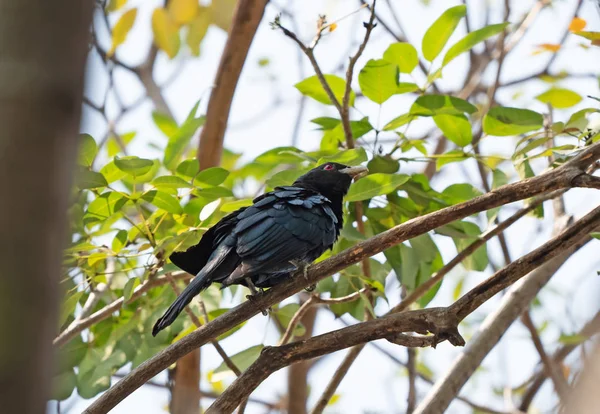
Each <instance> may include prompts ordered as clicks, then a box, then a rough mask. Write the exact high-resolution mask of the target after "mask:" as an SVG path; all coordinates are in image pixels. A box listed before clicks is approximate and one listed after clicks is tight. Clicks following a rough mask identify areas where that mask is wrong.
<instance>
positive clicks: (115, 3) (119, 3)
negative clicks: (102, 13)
mask: <svg viewBox="0 0 600 414" xmlns="http://www.w3.org/2000/svg"><path fill="white" fill-rule="evenodd" d="M125 4H127V0H110V1H109V2H108V5H107V6H106V11H109V12H114V11H117V10H119V9H120V8H121V7H123V6H124V5H125Z"/></svg>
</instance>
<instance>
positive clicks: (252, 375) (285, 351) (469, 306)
mask: <svg viewBox="0 0 600 414" xmlns="http://www.w3.org/2000/svg"><path fill="white" fill-rule="evenodd" d="M599 223H600V207H597V208H595V209H594V210H592V212H590V213H588V214H587V215H586V216H585V217H583V218H582V219H580V220H578V221H577V222H576V223H575V224H573V225H572V226H570V227H568V228H567V229H565V230H564V231H563V232H561V233H560V234H559V235H558V236H556V237H555V238H553V239H552V240H550V241H548V242H547V243H545V244H544V245H542V246H540V247H539V248H538V249H536V250H534V251H533V252H531V253H529V254H527V255H525V256H523V257H521V258H520V259H519V260H516V261H514V262H513V263H511V264H509V265H508V266H506V267H505V268H504V269H502V270H500V271H498V272H496V274H494V275H493V276H492V277H490V278H489V279H487V280H486V281H485V282H483V283H482V284H480V285H478V286H476V287H475V288H473V289H472V290H471V291H469V292H468V293H467V294H465V295H464V296H463V297H461V298H460V299H459V300H458V301H457V302H456V303H454V304H453V305H451V306H449V307H447V308H429V309H422V310H415V311H407V312H403V313H399V314H393V315H389V316H386V317H383V318H379V319H374V320H370V321H367V322H362V323H358V324H356V325H352V326H349V327H347V328H342V329H339V330H336V331H332V332H328V333H326V334H323V335H319V336H316V337H313V338H310V339H308V340H304V341H298V342H294V343H291V344H288V345H283V346H280V347H266V348H264V349H263V351H262V353H261V355H260V356H259V358H258V359H257V360H256V361H255V362H254V363H253V364H252V365H251V366H250V367H249V368H248V369H247V370H246V371H244V373H243V374H242V375H241V376H240V377H238V379H237V380H235V381H234V382H233V383H232V384H231V385H230V386H229V387H228V388H227V389H226V390H225V392H223V394H221V396H220V397H219V398H218V399H217V400H216V401H215V402H214V403H213V405H211V406H210V407H209V408H208V410H207V414H210V413H213V414H215V413H219V414H221V413H222V414H226V413H230V412H232V411H233V410H234V409H235V407H237V406H238V405H239V404H240V402H241V401H243V400H244V399H246V398H247V397H248V395H249V394H250V393H251V392H252V391H253V390H254V389H255V388H256V387H258V385H260V383H262V381H264V380H265V379H266V378H268V377H269V375H271V374H272V373H274V372H276V371H278V370H279V369H281V368H284V367H285V366H287V365H289V364H291V363H293V362H297V361H300V360H306V359H311V358H315V357H318V356H321V355H325V354H329V353H332V352H335V351H339V350H341V349H345V348H348V347H350V346H354V345H361V344H364V343H366V342H371V341H374V340H377V339H382V338H386V339H388V340H389V341H390V342H393V343H395V344H399V345H403V346H409V347H416V346H419V347H423V346H433V347H435V346H436V345H437V344H438V343H440V342H442V341H445V340H448V341H449V342H450V343H451V344H453V345H455V346H462V345H464V344H465V342H464V339H463V338H462V337H461V336H460V333H459V332H458V324H459V322H460V321H461V320H463V319H464V318H465V317H466V316H467V315H468V314H469V313H471V312H473V311H474V310H475V309H477V308H478V307H479V306H481V304H483V303H484V302H485V300H487V299H489V298H490V297H492V296H493V295H494V294H495V293H498V292H499V291H501V290H503V289H504V288H505V287H506V286H508V285H509V284H512V283H514V282H516V281H517V280H519V279H520V278H522V277H523V276H525V275H527V274H528V273H529V272H530V271H532V270H533V269H535V268H537V267H538V266H540V265H542V264H544V263H546V262H547V261H548V260H551V259H552V258H554V257H556V256H558V255H559V254H562V256H564V255H565V254H564V253H565V252H568V253H569V254H570V253H572V247H573V246H575V245H576V244H577V243H578V242H580V241H581V239H583V238H585V239H586V241H587V240H589V239H590V237H589V235H588V234H589V232H590V231H591V230H592V229H594V228H596V227H597V226H598V224H599ZM580 244H581V243H580ZM554 271H555V270H554ZM554 271H553V272H552V273H551V274H553V273H554ZM481 297H483V298H485V300H481V299H480V298H481ZM521 309H522V307H521ZM466 310H469V312H468V313H466ZM512 310H513V311H514V308H513V309H512ZM403 332H416V333H419V334H425V333H428V332H430V333H432V334H433V335H432V336H427V337H423V336H409V335H404V334H402V333H403ZM441 411H443V410H441ZM436 412H437V411H436Z"/></svg>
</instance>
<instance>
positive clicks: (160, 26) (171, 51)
mask: <svg viewBox="0 0 600 414" xmlns="http://www.w3.org/2000/svg"><path fill="white" fill-rule="evenodd" d="M152 32H154V43H155V44H156V46H158V48H159V49H161V50H163V51H164V52H165V53H166V54H167V56H169V58H171V59H173V58H174V57H175V56H176V55H177V52H179V46H180V45H181V43H180V40H179V29H178V28H177V25H176V24H175V22H174V21H173V20H172V19H171V16H169V14H168V13H167V11H166V10H165V9H163V8H158V9H155V10H154V13H152Z"/></svg>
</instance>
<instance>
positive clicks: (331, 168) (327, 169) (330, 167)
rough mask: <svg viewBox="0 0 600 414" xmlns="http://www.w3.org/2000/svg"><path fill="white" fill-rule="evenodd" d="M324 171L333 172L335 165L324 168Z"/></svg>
mask: <svg viewBox="0 0 600 414" xmlns="http://www.w3.org/2000/svg"><path fill="white" fill-rule="evenodd" d="M323 169H324V170H325V171H331V170H333V165H331V164H327V165H326V166H325V167H323Z"/></svg>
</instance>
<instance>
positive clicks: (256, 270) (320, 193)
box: [152, 162, 367, 336]
mask: <svg viewBox="0 0 600 414" xmlns="http://www.w3.org/2000/svg"><path fill="white" fill-rule="evenodd" d="M366 173H367V169H366V168H365V167H362V166H358V167H348V166H346V165H342V164H338V163H334V162H331V163H327V164H323V165H320V166H318V167H316V168H314V169H312V170H310V171H309V172H308V173H306V174H304V175H303V176H301V177H300V178H298V179H297V180H296V181H295V182H294V184H292V185H291V186H285V187H276V188H275V189H274V190H273V191H271V192H268V193H265V194H263V195H262V196H260V197H258V198H256V199H254V200H253V204H252V205H251V206H249V207H244V208H241V209H239V210H237V211H235V212H233V213H231V214H229V215H227V216H225V217H224V218H222V219H221V220H220V221H219V222H218V223H217V224H215V225H214V226H213V227H211V228H210V229H209V230H208V231H207V232H206V233H204V235H203V236H202V239H201V240H200V242H199V243H198V244H197V245H195V246H192V247H190V248H189V249H188V250H186V251H184V252H176V253H173V254H172V255H171V256H170V259H171V261H172V262H173V263H174V264H175V265H177V266H178V267H180V268H181V269H183V270H185V271H186V272H188V273H190V274H193V275H196V277H195V278H194V279H192V281H191V282H190V284H189V285H188V286H187V287H186V288H185V290H184V291H183V292H182V293H181V295H179V297H178V298H177V299H176V300H175V302H173V304H171V306H170V307H169V309H167V311H166V312H165V314H164V315H163V316H162V317H161V318H160V319H159V320H158V321H157V322H156V324H155V325H154V328H153V329H152V335H154V336H156V334H157V333H158V332H160V331H161V330H163V329H165V328H166V327H167V326H169V325H171V324H172V323H173V322H174V321H175V319H176V318H177V316H178V315H179V314H180V313H181V311H182V310H183V309H184V308H185V307H186V306H187V305H188V304H189V303H190V302H191V301H192V298H193V297H194V296H196V295H198V294H199V293H200V292H201V291H202V290H204V289H206V288H207V287H208V286H209V285H210V284H211V283H213V282H219V283H221V284H222V286H223V287H225V286H229V285H232V284H242V285H245V286H247V287H248V288H249V289H250V290H251V291H252V293H253V294H255V293H256V288H257V287H258V288H266V287H272V286H275V285H277V284H278V283H280V282H281V281H283V280H285V278H287V277H288V276H289V275H290V274H292V273H294V272H296V271H298V270H305V269H306V266H307V265H308V264H310V263H311V262H313V261H314V260H315V259H316V258H318V257H319V256H320V255H321V254H322V253H323V252H324V251H326V250H327V249H329V248H331V247H332V246H333V244H334V243H335V241H336V240H337V238H338V235H339V233H340V229H341V228H342V219H343V213H342V206H343V197H344V196H345V195H346V193H347V192H348V189H349V188H350V184H351V183H352V179H353V178H357V177H359V176H362V175H364V174H366Z"/></svg>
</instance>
